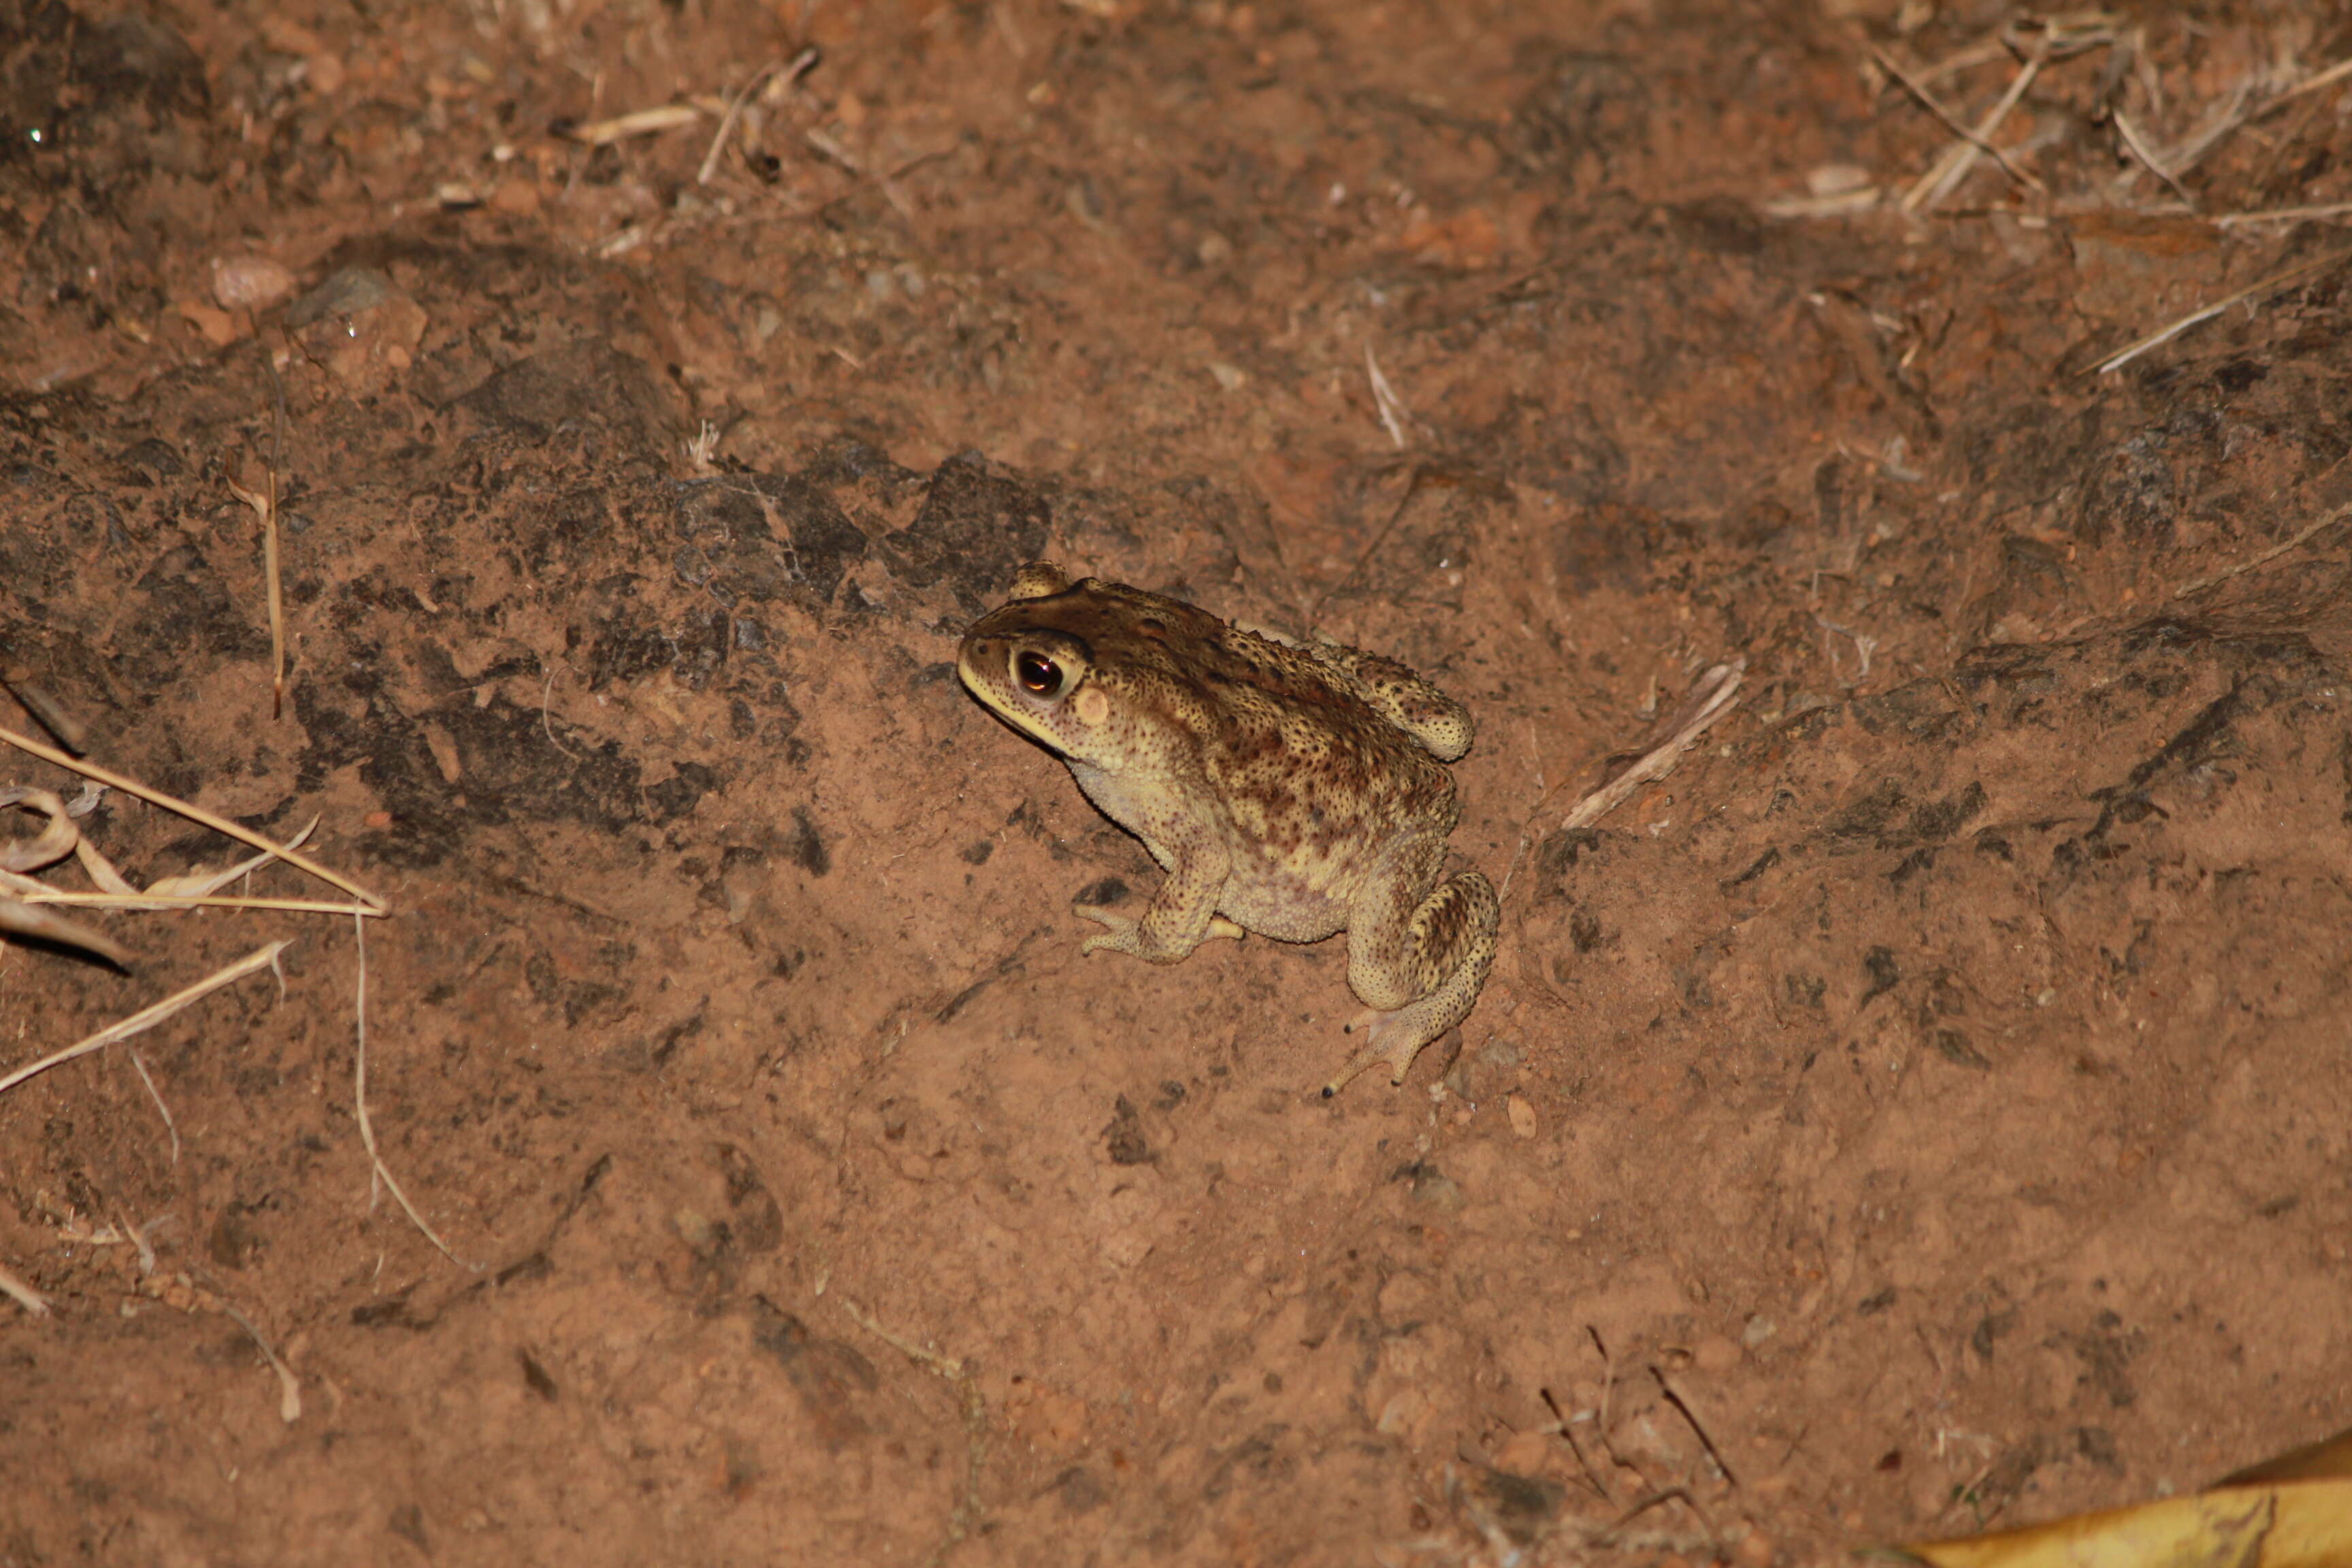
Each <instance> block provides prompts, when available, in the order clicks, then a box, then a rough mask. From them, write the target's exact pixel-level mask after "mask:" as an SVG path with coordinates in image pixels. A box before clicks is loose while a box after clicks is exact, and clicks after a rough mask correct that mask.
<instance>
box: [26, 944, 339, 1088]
mask: <svg viewBox="0 0 2352 1568" xmlns="http://www.w3.org/2000/svg"><path fill="white" fill-rule="evenodd" d="M293 945H294V944H293V943H292V942H289V941H278V942H268V943H266V944H264V945H263V946H260V947H257V948H255V949H254V950H253V951H252V952H248V953H247V954H246V955H245V956H244V957H243V958H240V959H238V960H237V961H236V963H232V964H230V965H228V966H227V967H226V968H225V969H216V970H215V971H213V973H210V974H207V975H205V977H204V978H203V979H202V980H199V981H197V982H196V983H195V984H194V985H190V986H185V987H184V988H182V989H181V990H178V991H174V992H173V993H172V994H170V995H169V996H166V997H164V998H163V1000H162V1001H161V1002H158V1003H156V1004H154V1005H152V1006H148V1007H142V1008H141V1009H140V1010H139V1011H138V1012H136V1013H133V1014H131V1016H129V1017H128V1018H125V1019H123V1020H122V1021H121V1022H120V1023H116V1024H110V1025H108V1026H106V1027H105V1028H103V1029H100V1031H99V1032H98V1033H97V1034H95V1035H92V1036H90V1037H89V1038H88V1039H85V1040H77V1041H75V1042H74V1043H73V1044H72V1045H70V1046H68V1047H66V1048H65V1049H63V1050H61V1051H52V1052H50V1053H49V1054H48V1055H47V1056H45V1057H43V1058H41V1059H40V1060H38V1061H37V1062H31V1063H28V1064H26V1066H24V1067H20V1068H17V1069H16V1071H15V1072H12V1073H10V1074H8V1075H7V1076H6V1077H5V1078H0V1094H5V1093H7V1092H8V1090H10V1089H14V1088H16V1086H17V1085H18V1084H20V1083H22V1082H24V1081H25V1080H26V1079H29V1078H34V1077H37V1076H38V1075H39V1074H41V1073H45V1072H47V1071H48V1070H49V1069H50V1068H53V1067H57V1066H58V1065H60V1064H62V1063H65V1062H69V1061H71V1060H73V1059H74V1058H76V1057H86V1056H88V1055H89V1053H90V1052H92V1051H96V1050H103V1049H104V1048H105V1047H108V1046H110V1045H113V1044H115V1043H116V1042H118V1041H121V1040H127V1039H129V1038H131V1037H132V1036H133V1035H140V1034H144V1033H145V1032H146V1031H148V1030H149V1029H152V1028H153V1027H154V1026H156V1025H158V1024H160V1023H162V1022H163V1020H164V1019H166V1018H168V1017H170V1016H172V1015H173V1014H174V1013H177V1012H179V1011H180V1010H181V1009H182V1008H184V1007H185V1006H187V1005H189V1004H190V1003H193V1002H198V1001H201V1000H203V999H204V998H205V997H206V996H209V995H211V994H213V993H214V992H215V991H217V990H219V989H220V988H221V987H222V986H224V985H231V984H236V982H237V981H240V980H242V979H244V978H245V977H246V976H247V975H248V974H251V973H254V972H255V971H256V970H258V969H271V968H275V967H276V966H277V963H278V954H279V953H281V952H285V951H286V950H287V949H288V948H289V947H291V946H293Z"/></svg>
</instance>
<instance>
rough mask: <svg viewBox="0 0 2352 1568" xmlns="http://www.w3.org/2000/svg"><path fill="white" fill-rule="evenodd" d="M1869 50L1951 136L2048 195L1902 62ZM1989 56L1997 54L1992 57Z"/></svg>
mask: <svg viewBox="0 0 2352 1568" xmlns="http://www.w3.org/2000/svg"><path fill="white" fill-rule="evenodd" d="M1870 53H1871V58H1874V59H1875V60H1876V61H1877V62H1878V63H1879V65H1880V66H1882V67H1884V68H1885V71H1886V74H1887V75H1889V76H1891V77H1893V78H1894V79H1895V80H1896V81H1898V82H1901V83H1902V84H1903V86H1904V88H1905V89H1906V90H1907V91H1908V92H1909V93H1910V94H1911V96H1912V97H1913V98H1914V99H1916V100H1918V103H1919V107H1920V108H1922V109H1924V110H1927V112H1928V113H1930V114H1932V115H1934V116H1935V117H1936V118H1937V120H1938V121H1942V123H1943V126H1944V129H1945V130H1947V131H1948V132H1951V133H1952V134H1953V135H1955V136H1957V137H1958V138H1959V139H1960V140H1961V141H1963V142H1973V143H1974V144H1975V145H1976V148H1977V150H1978V151H1979V152H1980V153H1984V154H1985V156H1987V157H1989V158H1990V159H1991V160H1992V161H1993V162H1994V163H1999V164H2000V167H2001V172H2002V173H2003V174H2007V175H2008V176H2009V177H2010V178H2011V179H2012V180H2015V181H2016V182H2017V183H2018V184H2021V185H2023V186H2025V187H2026V188H2027V189H2028V190H2031V191H2032V192H2034V193H2035V194H2036V195H2049V194H2050V187H2049V186H2047V185H2045V184H2042V182H2041V181H2040V180H2038V179H2036V178H2034V177H2033V175H2032V174H2030V173H2028V172H2027V171H2025V170H2023V169H2021V168H2019V167H2018V166H2017V165H2016V164H2015V163H2011V162H2010V161H2009V154H2008V153H2004V152H2002V151H2001V150H2000V148H1998V147H1996V146H1994V145H1993V144H1992V143H1991V142H1988V141H1985V140H1984V139H1983V138H1982V137H1980V136H1979V135H1978V134H1977V133H1976V132H1973V131H1971V130H1969V128H1968V127H1967V126H1966V125H1964V124H1962V123H1961V122H1960V121H1959V119H1958V116H1956V115H1954V114H1953V113H1952V111H1951V110H1948V109H1946V108H1945V107H1944V106H1943V105H1942V104H1941V103H1939V102H1937V100H1936V95H1935V94H1933V93H1931V92H1929V91H1928V90H1927V86H1926V84H1925V83H1923V82H1921V81H1920V80H1919V79H1918V78H1917V77H1916V76H1914V75H1913V74H1912V73H1911V72H1909V71H1907V70H1906V69H1904V68H1903V67H1902V65H1901V64H1899V63H1898V62H1897V61H1896V60H1895V57H1894V56H1893V55H1890V54H1888V53H1887V52H1886V51H1885V49H1883V48H1880V47H1878V46H1877V45H1876V44H1873V45H1872V46H1871V47H1870ZM1989 58H1998V57H1997V56H1995V57H1989Z"/></svg>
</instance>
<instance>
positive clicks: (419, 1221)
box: [0, 918, 482, 1273]
mask: <svg viewBox="0 0 2352 1568" xmlns="http://www.w3.org/2000/svg"><path fill="white" fill-rule="evenodd" d="M352 931H353V932H354V933H355V934H356V936H357V938H358V941H359V966H360V973H359V985H358V991H357V996H356V1000H355V1001H354V1003H353V1005H352V1016H353V1027H354V1029H355V1031H356V1032H357V1034H358V1037H359V1050H358V1056H357V1059H356V1063H355V1065H354V1067H353V1068H352V1100H354V1102H355V1103H356V1105H357V1107H358V1110H359V1121H360V1142H361V1143H362V1144H363V1145H364V1146H365V1147H366V1149H367V1157H368V1172H369V1178H368V1180H369V1187H370V1191H369V1194H368V1201H369V1203H370V1205H371V1206H372V1205H373V1203H374V1201H375V1194H374V1191H373V1187H374V1184H376V1183H377V1182H382V1183H383V1184H384V1186H385V1187H386V1188H387V1189H389V1190H390V1192H391V1193H392V1196H393V1201H394V1202H395V1203H397V1204H398V1205H400V1208H401V1212H402V1213H403V1214H405V1215H407V1216H408V1218H409V1223H411V1224H412V1225H414V1226H416V1228H417V1229H418V1230H420V1231H422V1232H424V1234H425V1240H427V1241H429V1242H431V1243H432V1244H433V1245H434V1247H436V1248H437V1249H438V1250H439V1251H440V1254H441V1256H442V1257H444V1258H447V1259H448V1260H449V1261H450V1262H452V1263H454V1264H456V1265H457V1267H458V1268H470V1269H473V1270H474V1271H475V1272H476V1273H479V1272H480V1271H481V1268H482V1266H481V1265H480V1264H478V1263H468V1262H467V1261H466V1260H465V1259H464V1258H460V1257H458V1256H457V1254H456V1253H455V1252H452V1251H451V1250H450V1249H449V1244H448V1243H447V1242H446V1241H444V1240H442V1239H441V1237H440V1233H438V1232H437V1231H436V1230H435V1229H434V1228H433V1227H432V1226H429V1225H427V1224H425V1216H424V1215H421V1214H419V1213H417V1212H416V1205H415V1204H412V1203H410V1202H409V1201H408V1194H406V1193H404V1192H403V1191H401V1190H400V1184H399V1183H398V1182H397V1181H395V1180H394V1179H393V1174H392V1171H391V1168H390V1167H389V1166H387V1165H385V1164H384V1163H383V1155H382V1154H380V1153H378V1152H376V1146H375V1124H374V1123H373V1121H369V1120H368V1105H367V921H363V920H360V919H356V918H354V919H353V920H352ZM0 1088H5V1085H0Z"/></svg>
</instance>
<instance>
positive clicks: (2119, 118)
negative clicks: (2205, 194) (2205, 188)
mask: <svg viewBox="0 0 2352 1568" xmlns="http://www.w3.org/2000/svg"><path fill="white" fill-rule="evenodd" d="M2108 117H2109V118H2110V119H2112V120H2113V121H2115V122H2116V131H2117V132H2120V133H2121V134H2122V136H2123V139H2124V145H2125V146H2126V147H2128V148H2130V149H2131V154H2132V156H2133V157H2135V158H2137V159H2138V160H2139V161H2140V162H2141V163H2144V164H2146V165H2147V172H2148V173H2149V174H2154V175H2155V176H2156V177H2157V178H2158V179H2159V180H2162V181H2163V182H2164V183H2165V184H2168V185H2170V186H2171V187H2172V194H2173V195H2176V196H2179V198H2180V199H2181V200H2182V201H2184V202H2186V203H2188V204H2189V211H2191V212H2194V211H2196V210H2197V198H2196V197H2195V196H2193V195H2189V187H2188V186H2186V185H2184V184H2181V183H2180V182H2179V180H2178V179H2176V178H2174V177H2173V173H2172V171H2171V170H2170V169H2168V168H2166V167H2165V166H2164V162H2163V160H2161V159H2159V158H2158V156H2157V155H2156V153H2155V152H2154V151H2153V150H2152V149H2151V148H2150V147H2149V146H2148V144H2147V142H2146V141H2145V140H2144V139H2142V137H2141V136H2140V133H2139V132H2138V130H2137V127H2135V126H2134V125H2133V124H2132V122H2131V121H2130V120H2129V118H2127V117H2126V115H2125V113H2124V111H2123V110H2120V109H2117V110H2110V111H2109V116H2108Z"/></svg>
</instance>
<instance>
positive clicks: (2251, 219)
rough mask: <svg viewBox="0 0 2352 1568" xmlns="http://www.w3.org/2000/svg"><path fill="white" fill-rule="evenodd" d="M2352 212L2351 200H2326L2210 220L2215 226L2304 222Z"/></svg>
mask: <svg viewBox="0 0 2352 1568" xmlns="http://www.w3.org/2000/svg"><path fill="white" fill-rule="evenodd" d="M2347 214H2352V202H2328V203H2326V205H2321V206H2315V207H2273V208H2271V209H2270V210H2269V211H2268V212H2243V213H2218V214H2216V215H2214V216H2213V217H2212V218H2211V219H2210V222H2211V223H2212V224H2213V226H2215V227H2217V228H2235V227H2237V226H2239V225H2241V224H2249V223H2305V222H2307V221H2310V220H2313V219H2316V218H2331V217H2343V216H2346V215H2347Z"/></svg>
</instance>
